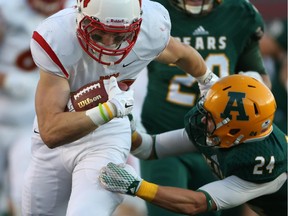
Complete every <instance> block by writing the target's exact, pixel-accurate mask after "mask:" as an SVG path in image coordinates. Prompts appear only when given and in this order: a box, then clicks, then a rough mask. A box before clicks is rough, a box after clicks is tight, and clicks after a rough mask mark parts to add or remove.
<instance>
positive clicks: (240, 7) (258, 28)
mask: <svg viewBox="0 0 288 216" xmlns="http://www.w3.org/2000/svg"><path fill="white" fill-rule="evenodd" d="M157 1H158V2H160V3H161V4H163V5H164V6H165V7H166V8H167V9H168V11H169V13H170V18H171V22H172V30H171V35H172V36H174V37H176V38H178V39H179V40H180V41H181V42H183V43H185V44H190V45H191V46H193V47H194V48H195V49H197V50H198V52H199V53H200V54H201V55H202V57H203V58H204V60H205V61H206V64H207V66H208V67H209V68H210V69H211V70H212V71H213V72H214V73H216V74H217V75H218V76H219V77H222V76H227V75H230V74H233V73H234V72H235V71H248V70H250V71H258V72H259V73H261V74H266V72H265V69H264V66H263V62H262V58H261V55H260V51H259V47H258V40H259V39H260V37H261V36H262V34H263V20H262V17H261V15H260V14H259V13H258V11H257V10H256V9H255V8H254V7H253V5H251V4H250V3H249V2H248V1H245V0H226V1H224V2H223V3H222V4H220V5H218V6H216V7H215V8H214V9H213V11H211V12H210V13H209V14H207V15H205V16H201V17H197V18H196V17H191V16H188V15H186V14H185V13H183V12H180V11H178V10H176V9H175V8H174V7H172V6H171V5H170V4H169V2H168V0H157ZM167 72H168V73H167ZM148 80H149V81H148V89H147V96H146V98H145V101H144V104H143V109H142V115H141V118H142V123H143V125H144V127H145V128H146V130H147V132H148V133H150V134H157V133H162V132H165V131H169V130H174V129H179V128H183V127H184V123H183V118H184V116H185V114H186V113H187V112H188V111H189V110H190V109H191V107H193V106H194V105H195V103H196V102H197V99H198V94H199V89H198V85H197V81H196V80H195V79H194V78H193V77H192V76H190V75H187V74H185V73H184V72H183V71H181V70H180V69H178V68H177V67H175V66H174V65H164V64H161V63H158V62H152V63H150V64H149V66H148ZM141 175H142V177H143V178H144V179H146V180H148V181H151V182H154V183H157V184H160V185H169V186H175V187H182V188H189V189H197V188H198V187H200V186H201V185H203V184H206V183H208V182H211V181H214V180H215V176H214V175H213V174H212V172H211V171H210V169H209V167H208V166H207V164H206V163H205V161H204V160H203V158H202V156H201V155H199V154H187V155H183V156H179V157H169V158H166V159H161V160H157V161H141ZM147 205H148V211H149V215H150V216H162V215H163V216H164V215H165V216H179V215H180V214H176V213H173V212H169V211H167V210H164V209H161V208H159V207H156V206H152V205H150V204H149V203H148V204H147ZM202 215H213V213H206V214H202ZM214 215H215V214H214ZM228 215H229V214H228ZM234 215H235V214H234ZM235 216H236V215H235Z"/></svg>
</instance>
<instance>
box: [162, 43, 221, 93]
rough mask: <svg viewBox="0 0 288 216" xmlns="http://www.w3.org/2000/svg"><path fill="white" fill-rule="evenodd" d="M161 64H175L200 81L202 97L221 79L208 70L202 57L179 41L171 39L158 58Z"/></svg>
mask: <svg viewBox="0 0 288 216" xmlns="http://www.w3.org/2000/svg"><path fill="white" fill-rule="evenodd" d="M157 60H158V61H159V62H162V63H165V64H175V65H177V66H178V67H179V68H180V69H181V70H183V71H185V72H186V73H188V74H190V75H192V76H193V77H195V78H196V79H197V81H198V84H199V88H200V91H201V95H204V94H205V93H206V92H207V91H208V89H209V88H210V87H211V86H212V84H214V83H215V82H216V81H217V80H218V79H219V78H218V76H217V75H215V74H214V73H213V72H212V71H211V70H210V69H209V68H207V66H206V64H205V61H204V59H203V58H202V56H201V55H200V54H199V53H198V52H197V50H195V49H194V48H193V47H191V46H189V45H187V44H183V43H181V42H180V41H178V40H177V39H175V38H173V37H170V40H169V43H168V45H167V47H166V48H165V49H164V51H163V52H162V53H161V54H160V55H159V56H158V57H157Z"/></svg>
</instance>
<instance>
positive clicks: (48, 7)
mask: <svg viewBox="0 0 288 216" xmlns="http://www.w3.org/2000/svg"><path fill="white" fill-rule="evenodd" d="M65 2H66V0H28V4H29V5H30V6H31V8H32V9H33V10H35V11H37V12H39V13H40V14H43V15H44V16H50V15H52V14H54V13H56V12H58V11H59V10H61V9H63V8H64V5H65Z"/></svg>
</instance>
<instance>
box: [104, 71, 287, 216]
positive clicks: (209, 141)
mask: <svg viewBox="0 0 288 216" xmlns="http://www.w3.org/2000/svg"><path fill="white" fill-rule="evenodd" d="M275 110H276V102H275V98H274V96H273V94H272V92H271V91H270V90H269V88H268V87H267V86H265V85H264V84H262V83H261V82H259V81H258V80H256V79H254V78H251V77H249V76H244V75H231V76H227V77H224V78H221V79H220V80H219V81H217V82H216V83H215V84H213V85H212V87H211V89H210V90H209V91H208V92H207V94H206V95H205V96H204V97H202V98H200V100H199V101H198V103H197V105H196V106H195V107H194V108H192V109H191V110H190V111H189V112H188V113H187V115H186V116H185V128H182V129H177V130H173V131H169V132H165V133H161V134H157V135H148V134H146V133H139V132H135V133H136V135H137V138H136V139H135V140H134V142H133V148H136V149H133V152H134V153H136V154H135V155H136V156H137V157H139V158H141V159H155V158H157V157H158V158H163V157H169V156H172V155H177V154H182V153H184V152H194V151H197V150H198V151H200V152H201V153H202V154H203V156H204V157H205V159H206V161H207V163H208V164H209V165H210V167H211V168H212V169H213V171H214V173H215V174H217V175H218V176H219V178H220V179H221V180H217V181H214V182H211V183H208V184H206V185H204V186H202V187H200V188H198V189H197V190H196V191H193V190H189V189H183V188H177V187H169V186H160V185H157V184H154V183H150V182H148V181H145V180H143V179H142V178H140V177H139V176H138V175H137V174H136V172H135V171H133V169H132V167H129V166H126V167H125V166H124V165H116V164H112V163H109V164H108V165H107V166H106V167H104V168H102V170H101V175H100V177H99V180H100V182H101V184H102V186H104V187H105V188H106V189H108V190H110V191H113V192H118V193H123V194H130V195H136V196H138V197H140V198H142V199H144V200H146V201H150V202H151V203H152V204H154V205H158V206H160V207H162V208H166V209H168V210H170V211H175V212H180V213H183V214H187V215H195V214H197V213H200V212H205V211H216V210H217V211H218V210H221V209H229V208H231V207H234V206H238V205H240V204H243V203H248V204H249V205H251V208H252V209H253V210H255V211H256V212H257V213H258V214H260V215H265V216H275V215H277V216H286V215H287V144H288V143H287V141H288V139H287V137H286V136H285V134H284V133H283V132H282V131H281V130H280V129H279V128H278V127H277V126H276V125H274V124H273V119H274V114H275ZM155 162H156V163H157V160H156V161H155ZM174 169H177V167H174ZM193 176H197V173H193V175H192V177H193ZM192 180H193V179H192Z"/></svg>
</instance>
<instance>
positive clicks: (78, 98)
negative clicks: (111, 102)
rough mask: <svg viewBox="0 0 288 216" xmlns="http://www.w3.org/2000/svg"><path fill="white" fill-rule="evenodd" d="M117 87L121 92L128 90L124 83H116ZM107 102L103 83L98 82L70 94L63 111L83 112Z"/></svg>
mask: <svg viewBox="0 0 288 216" xmlns="http://www.w3.org/2000/svg"><path fill="white" fill-rule="evenodd" d="M118 86H119V88H120V89H121V90H122V91H127V90H128V88H129V87H128V85H126V84H125V83H124V82H118ZM107 100H108V94H107V92H106V89H105V85H104V82H103V80H98V81H96V82H91V83H88V84H86V85H84V86H82V87H81V88H79V89H78V90H77V91H75V92H71V94H70V99H69V101H68V103H67V106H66V109H65V111H68V112H78V111H85V110H88V109H91V108H94V107H96V106H98V104H99V103H105V102H106V101H107Z"/></svg>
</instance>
